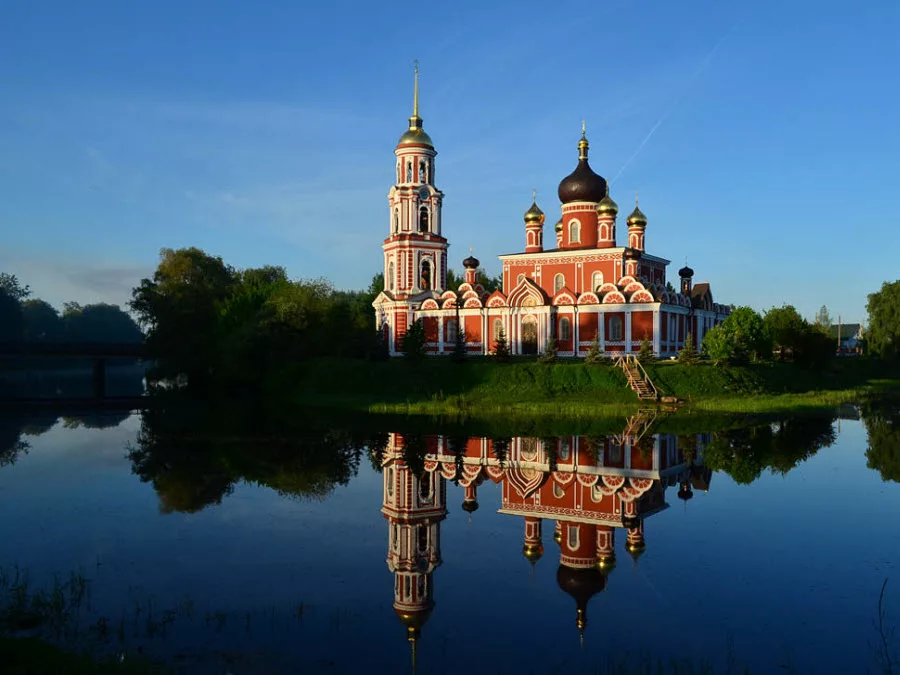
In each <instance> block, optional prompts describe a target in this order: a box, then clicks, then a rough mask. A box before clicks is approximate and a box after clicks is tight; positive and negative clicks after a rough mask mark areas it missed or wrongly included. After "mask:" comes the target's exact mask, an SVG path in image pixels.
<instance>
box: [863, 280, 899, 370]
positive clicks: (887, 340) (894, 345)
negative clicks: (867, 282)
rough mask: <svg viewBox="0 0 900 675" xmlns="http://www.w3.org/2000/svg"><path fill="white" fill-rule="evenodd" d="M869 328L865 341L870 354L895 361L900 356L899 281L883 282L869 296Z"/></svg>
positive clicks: (867, 306)
mask: <svg viewBox="0 0 900 675" xmlns="http://www.w3.org/2000/svg"><path fill="white" fill-rule="evenodd" d="M866 310H867V311H868V313H869V326H868V330H867V331H866V341H867V344H868V347H869V349H870V350H871V352H872V354H874V355H875V356H880V357H881V358H883V359H890V360H892V361H895V360H897V357H898V356H900V281H894V282H891V283H888V282H885V283H884V284H882V286H881V290H880V291H878V292H876V293H870V294H869V300H868V303H867V304H866Z"/></svg>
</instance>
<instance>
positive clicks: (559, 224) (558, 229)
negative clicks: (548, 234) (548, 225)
mask: <svg viewBox="0 0 900 675" xmlns="http://www.w3.org/2000/svg"><path fill="white" fill-rule="evenodd" d="M562 228H563V225H562V218H560V219H559V220H557V221H556V225H554V226H553V229H554V230H555V231H556V232H562Z"/></svg>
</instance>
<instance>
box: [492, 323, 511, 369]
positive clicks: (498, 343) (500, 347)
mask: <svg viewBox="0 0 900 675" xmlns="http://www.w3.org/2000/svg"><path fill="white" fill-rule="evenodd" d="M494 359H495V360H497V361H508V360H509V343H508V342H507V341H506V331H505V330H503V328H502V327H501V328H500V332H499V333H497V339H496V340H495V341H494Z"/></svg>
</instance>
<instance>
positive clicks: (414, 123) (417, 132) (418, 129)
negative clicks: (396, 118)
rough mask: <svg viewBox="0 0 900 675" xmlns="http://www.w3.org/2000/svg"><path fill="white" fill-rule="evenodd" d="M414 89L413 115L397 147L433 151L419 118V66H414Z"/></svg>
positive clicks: (432, 144)
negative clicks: (421, 146)
mask: <svg viewBox="0 0 900 675" xmlns="http://www.w3.org/2000/svg"><path fill="white" fill-rule="evenodd" d="M415 82H416V83H415V87H414V89H413V114H412V117H410V118H409V129H407V130H406V131H404V132H403V135H402V136H401V137H400V140H399V141H397V145H398V146H400V145H426V146H428V147H429V148H432V149H434V143H432V142H431V136H429V135H428V134H426V133H425V130H424V129H423V128H422V118H421V117H419V66H418V65H417V66H416V76H415Z"/></svg>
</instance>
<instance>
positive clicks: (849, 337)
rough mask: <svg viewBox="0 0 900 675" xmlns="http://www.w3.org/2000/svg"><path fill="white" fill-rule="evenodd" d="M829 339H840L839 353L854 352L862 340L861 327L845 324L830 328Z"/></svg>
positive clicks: (855, 324) (854, 324)
mask: <svg viewBox="0 0 900 675" xmlns="http://www.w3.org/2000/svg"><path fill="white" fill-rule="evenodd" d="M830 332H831V337H833V338H834V339H835V340H838V339H840V349H841V351H851V352H852V351H856V350H857V349H858V348H859V345H860V341H861V340H862V333H863V331H862V325H861V324H858V323H845V324H841V325H834V326H832V327H831V331H830Z"/></svg>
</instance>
